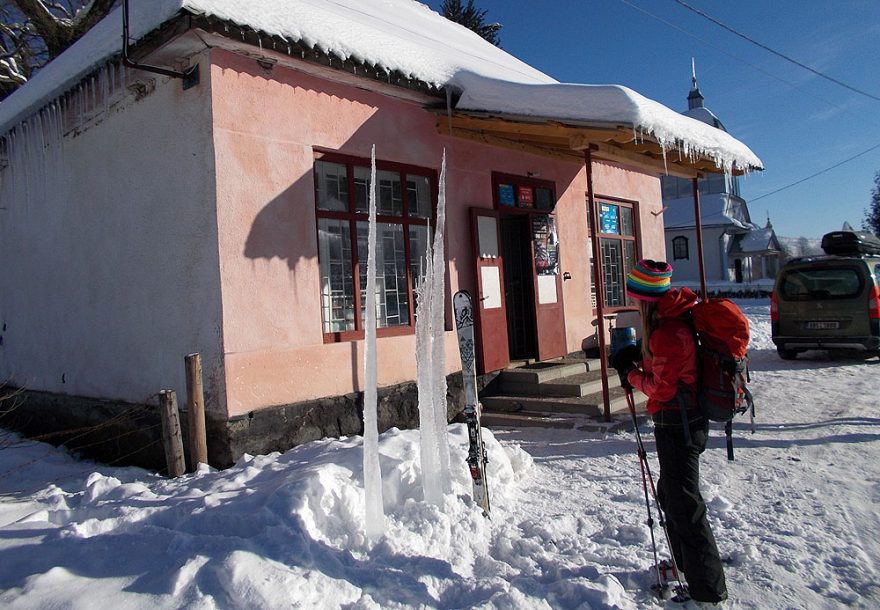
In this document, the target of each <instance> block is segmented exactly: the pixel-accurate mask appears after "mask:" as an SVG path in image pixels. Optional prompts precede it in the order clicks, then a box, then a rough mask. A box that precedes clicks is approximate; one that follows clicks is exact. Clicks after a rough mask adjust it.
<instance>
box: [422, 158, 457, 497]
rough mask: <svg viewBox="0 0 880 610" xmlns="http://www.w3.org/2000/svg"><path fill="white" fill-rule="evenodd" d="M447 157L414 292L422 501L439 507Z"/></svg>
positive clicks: (445, 451)
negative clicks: (430, 236) (434, 218)
mask: <svg viewBox="0 0 880 610" xmlns="http://www.w3.org/2000/svg"><path fill="white" fill-rule="evenodd" d="M445 180H446V154H445V151H444V155H443V162H442V167H441V171H440V197H439V199H438V202H437V226H436V227H435V229H434V237H433V239H431V240H430V243H429V244H428V250H427V252H426V256H425V261H424V264H423V266H422V270H423V273H422V274H421V277H420V278H419V282H418V285H417V287H416V298H417V304H418V307H417V308H416V383H417V387H418V400H419V449H420V452H421V455H420V458H421V467H422V490H423V492H424V494H425V501H426V502H429V503H431V504H435V505H437V506H442V503H443V494H444V493H448V492H450V491H451V489H452V483H451V480H450V476H449V441H448V438H447V434H446V426H447V421H446V374H445V369H446V353H445V349H444V344H443V340H444V309H443V307H444V303H443V294H444V284H445V278H446V273H445V269H446V266H445V260H444V258H445V255H444V247H443V229H444V227H445V223H446V188H445Z"/></svg>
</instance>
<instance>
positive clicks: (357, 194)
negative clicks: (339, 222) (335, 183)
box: [354, 166, 403, 216]
mask: <svg viewBox="0 0 880 610" xmlns="http://www.w3.org/2000/svg"><path fill="white" fill-rule="evenodd" d="M376 182H377V189H376V213H377V214H380V215H385V216H402V215H403V196H402V194H401V191H400V174H398V173H397V172H389V171H385V170H377V171H376ZM369 197H370V168H369V167H360V166H358V167H355V168H354V202H355V210H357V211H358V212H364V213H368V212H369V211H370V199H369Z"/></svg>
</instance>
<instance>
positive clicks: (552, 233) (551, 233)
mask: <svg viewBox="0 0 880 610" xmlns="http://www.w3.org/2000/svg"><path fill="white" fill-rule="evenodd" d="M532 238H533V240H534V244H535V271H536V272H537V274H538V275H559V239H558V237H557V235H556V218H555V217H553V216H548V215H545V214H536V215H535V216H533V217H532Z"/></svg>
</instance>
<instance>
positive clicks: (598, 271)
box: [584, 146, 611, 421]
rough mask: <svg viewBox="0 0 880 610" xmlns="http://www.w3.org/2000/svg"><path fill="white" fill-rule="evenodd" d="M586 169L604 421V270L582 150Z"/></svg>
mask: <svg viewBox="0 0 880 610" xmlns="http://www.w3.org/2000/svg"><path fill="white" fill-rule="evenodd" d="M584 165H585V166H586V169H587V202H588V205H589V206H590V214H589V216H590V246H591V247H592V248H593V269H592V271H593V272H594V273H595V277H594V278H593V284H595V285H596V329H597V330H598V331H599V332H597V333H596V338H597V339H598V340H599V368H600V370H601V371H602V406H603V413H604V416H605V421H611V394H610V390H609V387H608V354H606V353H605V327H604V323H605V275H604V274H605V271H604V270H603V269H602V248H601V246H600V244H599V204H598V203H597V202H596V197H595V194H594V192H593V152H592V148H591V147H589V146H588V147H587V149H586V150H584Z"/></svg>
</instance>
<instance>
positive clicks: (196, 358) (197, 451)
mask: <svg viewBox="0 0 880 610" xmlns="http://www.w3.org/2000/svg"><path fill="white" fill-rule="evenodd" d="M186 404H187V411H186V416H187V424H188V430H189V463H190V468H191V469H192V470H193V471H195V470H196V469H198V467H199V464H207V463H208V439H207V434H206V432H205V391H204V387H203V385H202V357H201V356H200V355H199V354H190V355H189V356H187V357H186Z"/></svg>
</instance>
